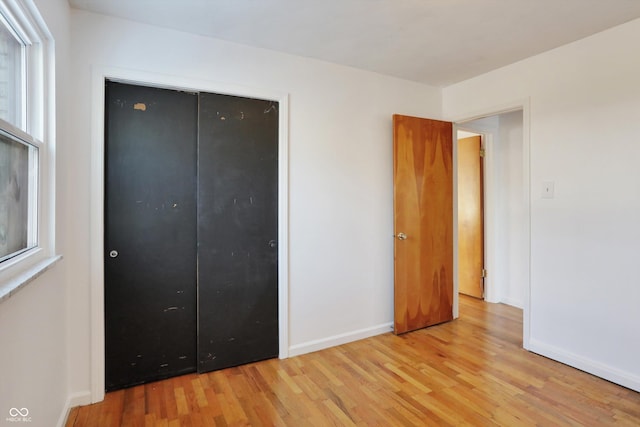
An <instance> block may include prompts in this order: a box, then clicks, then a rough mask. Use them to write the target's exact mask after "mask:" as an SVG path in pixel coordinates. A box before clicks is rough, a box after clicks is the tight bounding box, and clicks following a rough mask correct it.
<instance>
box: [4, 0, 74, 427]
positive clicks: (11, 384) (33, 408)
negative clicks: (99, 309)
mask: <svg viewBox="0 0 640 427" xmlns="http://www.w3.org/2000/svg"><path fill="white" fill-rule="evenodd" d="M35 4H36V6H37V7H38V9H39V11H40V13H41V15H42V17H43V18H44V20H45V21H46V24H47V26H48V27H49V30H50V31H51V33H52V34H53V37H54V39H55V45H56V59H57V61H56V74H57V76H58V79H57V82H56V91H57V92H58V94H59V96H58V98H57V109H58V119H57V120H56V125H57V132H56V134H57V137H56V146H57V148H58V149H59V150H60V151H62V150H63V148H62V146H63V145H64V140H66V131H65V128H66V124H65V122H66V118H65V117H66V114H65V111H64V110H65V99H66V98H65V95H64V94H65V93H66V92H68V87H67V83H66V82H67V80H66V77H65V76H66V75H67V74H68V68H67V67H68V61H69V26H70V23H69V21H70V19H69V14H70V12H69V6H68V4H67V2H66V0H36V1H35ZM48 142H49V144H51V143H52V142H53V141H48ZM60 180H62V181H64V172H60V168H58V174H57V181H58V183H59V182H60ZM62 187H63V186H62V185H58V186H57V187H56V191H57V192H58V195H59V197H60V195H64V193H65V191H64V190H63V188H62ZM63 197H64V196H63ZM68 212H69V210H68V209H67V208H66V207H65V204H64V202H62V203H58V204H57V209H56V215H57V216H58V218H64V217H65V215H67V213H68ZM63 223H64V220H63V221H61V222H59V224H58V226H57V227H56V233H57V235H58V237H59V239H58V241H57V252H58V253H64V244H65V239H64V237H60V236H61V235H64V232H65V226H64V224H63ZM66 271H67V270H66V261H65V260H63V261H61V262H59V263H58V264H56V265H55V266H54V267H53V268H52V269H50V270H48V271H46V272H45V273H44V274H43V275H42V276H40V277H39V278H37V279H36V280H34V281H33V282H31V283H29V284H28V285H27V286H26V287H24V288H22V289H21V290H19V291H18V292H17V293H16V294H15V295H13V296H11V297H10V298H9V299H7V300H5V301H3V302H2V303H0V425H3V426H4V425H15V424H16V423H11V422H9V421H6V418H7V417H9V409H10V408H12V407H17V408H23V407H24V408H27V409H28V410H29V417H31V423H29V425H31V426H34V427H36V426H39V427H50V426H55V425H56V424H57V423H58V422H61V421H62V420H63V418H64V415H65V414H66V405H67V404H68V402H67V396H68V388H67V338H66V337H67V332H66V328H67V324H66V311H67V303H66ZM18 424H19V423H18Z"/></svg>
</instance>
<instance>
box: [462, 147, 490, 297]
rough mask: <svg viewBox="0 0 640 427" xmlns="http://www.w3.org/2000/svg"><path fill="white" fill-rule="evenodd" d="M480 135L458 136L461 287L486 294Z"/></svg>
mask: <svg viewBox="0 0 640 427" xmlns="http://www.w3.org/2000/svg"><path fill="white" fill-rule="evenodd" d="M480 149H481V139H480V136H472V137H470V138H463V139H460V140H458V291H459V292H461V293H463V294H465V295H470V296H472V297H476V298H482V297H483V294H484V289H483V287H484V286H483V278H482V269H483V268H484V233H483V227H484V225H483V215H482V212H483V206H482V202H483V200H482V159H481V157H480Z"/></svg>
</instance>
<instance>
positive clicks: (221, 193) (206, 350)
mask: <svg viewBox="0 0 640 427" xmlns="http://www.w3.org/2000/svg"><path fill="white" fill-rule="evenodd" d="M198 183H199V184H198V313H199V332H198V355H199V357H198V359H199V360H198V371H199V372H206V371H211V370H213V369H221V368H226V367H229V366H236V365H241V364H244V363H248V362H253V361H256V360H262V359H267V358H272V357H276V356H277V355H278V346H279V342H278V103H277V102H272V101H264V100H259V99H249V98H241V97H237V96H227V95H217V94H210V93H201V94H200V141H199V152H198Z"/></svg>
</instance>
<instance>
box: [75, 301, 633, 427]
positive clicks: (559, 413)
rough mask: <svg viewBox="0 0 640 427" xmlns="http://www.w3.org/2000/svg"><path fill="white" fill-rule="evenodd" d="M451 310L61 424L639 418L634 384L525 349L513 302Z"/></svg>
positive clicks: (201, 378)
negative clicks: (402, 328) (455, 314)
mask: <svg viewBox="0 0 640 427" xmlns="http://www.w3.org/2000/svg"><path fill="white" fill-rule="evenodd" d="M460 313H461V317H460V318H459V319H458V320H455V321H452V322H449V323H446V324H442V325H438V326H434V327H431V328H427V329H423V330H419V331H416V332H411V333H407V334H404V335H401V336H394V335H392V334H391V333H388V334H384V335H379V336H377V337H373V338H369V339H365V340H361V341H358V342H354V343H350V344H346V345H342V346H339V347H334V348H331V349H328V350H323V351H319V352H315V353H311V354H306V355H303V356H298V357H292V358H290V359H286V360H268V361H264V362H259V363H253V364H250V365H246V366H241V367H237V368H231V369H225V370H222V371H217V372H211V373H208V374H202V375H198V374H191V375H185V376H182V377H177V378H172V379H168V380H164V381H159V382H155V383H150V384H147V385H142V386H138V387H133V388H130V389H126V390H120V391H116V392H112V393H108V394H107V396H106V398H105V400H104V401H103V402H101V403H97V404H94V405H89V406H84V407H80V408H74V409H73V410H72V412H71V414H70V416H69V419H68V422H67V424H66V425H67V427H71V426H74V427H81V426H100V427H105V426H176V427H177V426H226V425H234V426H244V425H248V426H272V425H276V426H295V427H299V426H323V427H324V426H351V425H358V426H446V425H470V426H493V425H500V426H533V425H538V426H608V425H624V426H639V425H640V393H636V392H634V391H631V390H628V389H626V388H623V387H620V386H617V385H614V384H612V383H609V382H607V381H605V380H602V379H599V378H596V377H594V376H591V375H589V374H586V373H584V372H581V371H578V370H576V369H573V368H570V367H568V366H565V365H562V364H560V363H557V362H554V361H551V360H549V359H546V358H544V357H541V356H538V355H535V354H532V353H528V352H526V351H525V350H523V349H522V348H521V347H522V332H521V331H522V312H521V311H520V310H518V309H516V308H513V307H509V306H506V305H502V304H488V303H484V302H482V301H479V300H475V299H473V298H469V297H463V296H461V298H460Z"/></svg>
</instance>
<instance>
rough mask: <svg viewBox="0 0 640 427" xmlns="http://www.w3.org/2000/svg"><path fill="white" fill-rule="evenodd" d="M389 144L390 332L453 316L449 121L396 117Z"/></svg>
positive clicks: (421, 326) (406, 329)
mask: <svg viewBox="0 0 640 427" xmlns="http://www.w3.org/2000/svg"><path fill="white" fill-rule="evenodd" d="M393 147H394V162H393V164H394V230H395V234H396V239H395V245H394V265H395V267H394V332H395V333H396V334H400V333H403V332H408V331H412V330H415V329H420V328H424V327H427V326H431V325H435V324H438V323H442V322H446V321H448V320H451V319H453V162H452V157H453V155H452V148H453V129H452V123H450V122H443V121H438V120H430V119H422V118H417V117H408V116H401V115H394V116H393ZM400 233H403V234H404V235H406V239H401V238H399V237H400V236H401V234H400Z"/></svg>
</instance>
